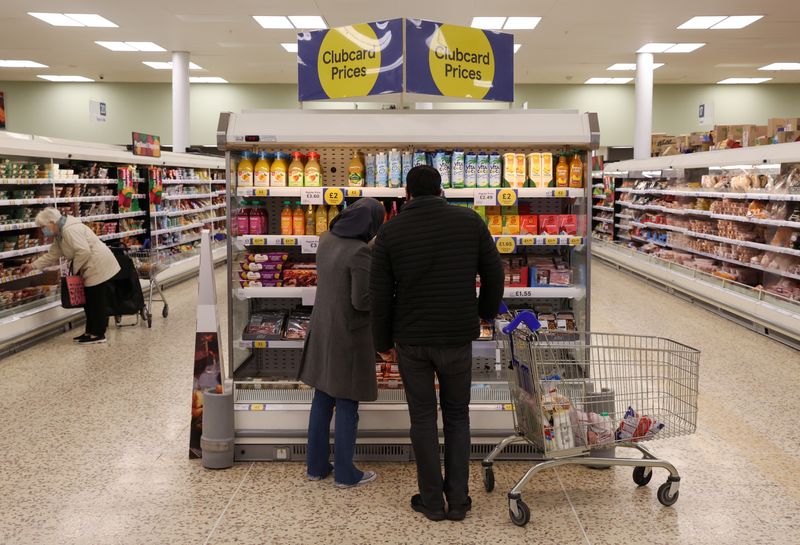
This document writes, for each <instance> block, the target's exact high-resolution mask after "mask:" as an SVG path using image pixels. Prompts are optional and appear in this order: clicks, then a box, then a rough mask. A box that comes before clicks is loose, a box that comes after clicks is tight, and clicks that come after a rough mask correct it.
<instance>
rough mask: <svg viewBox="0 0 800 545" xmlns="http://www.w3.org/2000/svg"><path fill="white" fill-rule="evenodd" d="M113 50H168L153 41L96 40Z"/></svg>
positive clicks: (98, 43)
mask: <svg viewBox="0 0 800 545" xmlns="http://www.w3.org/2000/svg"><path fill="white" fill-rule="evenodd" d="M95 43H96V44H97V45H100V46H102V47H105V48H106V49H110V50H111V51H166V49H164V48H163V47H161V46H160V45H157V44H154V43H153V42H95Z"/></svg>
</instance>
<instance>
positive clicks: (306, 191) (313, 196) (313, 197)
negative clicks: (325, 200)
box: [300, 187, 323, 205]
mask: <svg viewBox="0 0 800 545" xmlns="http://www.w3.org/2000/svg"><path fill="white" fill-rule="evenodd" d="M322 192H323V189H322V188H321V187H304V188H302V189H301V190H300V204H302V205H309V204H322Z"/></svg>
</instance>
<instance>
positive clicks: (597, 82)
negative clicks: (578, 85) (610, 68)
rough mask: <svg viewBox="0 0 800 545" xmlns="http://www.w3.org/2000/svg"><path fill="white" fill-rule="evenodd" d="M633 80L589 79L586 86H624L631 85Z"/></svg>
mask: <svg viewBox="0 0 800 545" xmlns="http://www.w3.org/2000/svg"><path fill="white" fill-rule="evenodd" d="M632 81H633V78H589V79H587V80H586V81H585V82H584V84H586V85H623V84H625V83H630V82H632Z"/></svg>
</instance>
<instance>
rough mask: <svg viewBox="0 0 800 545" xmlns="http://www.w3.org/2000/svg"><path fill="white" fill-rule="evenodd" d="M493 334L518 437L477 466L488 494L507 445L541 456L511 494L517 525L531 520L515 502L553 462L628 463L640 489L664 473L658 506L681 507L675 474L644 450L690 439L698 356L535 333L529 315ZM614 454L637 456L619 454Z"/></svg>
mask: <svg viewBox="0 0 800 545" xmlns="http://www.w3.org/2000/svg"><path fill="white" fill-rule="evenodd" d="M498 329H502V331H503V332H504V333H506V336H504V337H503V338H502V341H501V343H502V344H501V353H502V357H503V361H505V362H506V363H507V369H506V376H507V378H508V384H509V389H510V392H511V401H512V404H513V407H514V411H513V415H514V428H515V434H514V435H512V436H509V437H507V438H506V439H504V440H503V441H502V442H501V443H500V444H498V445H497V447H496V448H495V449H494V451H492V453H490V454H489V456H487V457H486V459H484V461H483V471H484V485H485V487H486V490H487V491H491V490H492V489H494V472H493V463H494V459H495V458H496V457H497V456H498V455H499V454H500V453H501V452H502V450H503V449H504V448H505V447H506V446H508V445H510V444H512V443H517V442H521V441H527V442H529V443H531V444H532V445H534V447H535V448H536V450H537V451H538V452H540V453H541V454H542V456H543V458H544V459H545V461H544V462H543V463H539V464H537V465H535V466H533V467H531V468H530V469H529V470H528V471H527V472H526V474H525V475H524V476H523V477H522V479H520V481H519V482H518V483H517V484H516V486H514V488H513V489H512V490H511V492H509V494H508V500H509V515H510V517H511V520H512V522H514V523H515V524H517V525H518V526H524V525H525V524H527V523H528V521H529V520H530V509H529V508H528V506H527V505H526V504H525V502H523V501H522V496H521V493H522V489H523V487H524V486H525V484H526V483H527V482H528V481H529V480H530V479H531V478H532V477H533V476H534V475H535V474H536V473H539V472H540V471H543V470H544V469H547V468H550V467H554V466H557V465H565V464H573V465H588V466H592V467H611V466H617V465H621V466H630V467H633V468H634V471H633V480H634V482H635V483H636V484H637V485H639V486H644V485H646V484H647V483H648V482H649V481H650V479H651V477H652V468H653V467H661V468H664V469H666V470H667V471H669V477H668V478H667V482H665V483H664V484H663V485H662V486H661V487H660V488H659V489H658V500H659V501H660V502H661V503H662V504H663V505H665V506H670V505H673V504H674V503H675V502H676V501H677V500H678V489H679V482H680V476H679V474H678V471H677V470H676V469H675V467H674V466H673V465H672V464H670V463H669V462H667V461H665V460H661V459H658V458H656V457H655V456H654V455H653V454H651V453H650V451H649V450H648V449H647V448H645V446H644V445H643V444H642V443H645V442H647V441H651V440H655V439H667V438H672V437H679V436H682V435H689V434H692V433H694V431H695V429H696V427H697V391H698V370H699V360H700V352H699V351H698V350H696V349H694V348H691V347H688V346H686V345H683V344H681V343H678V342H675V341H672V340H669V339H664V338H660V337H647V336H640V335H623V334H612V333H594V332H566V331H550V330H539V323H538V321H537V320H536V317H535V316H534V315H533V314H532V313H530V312H527V311H525V312H521V313H520V314H519V315H517V317H516V318H515V319H514V320H513V321H512V322H511V323H510V324H502V327H500V328H498ZM617 447H625V448H629V449H635V450H637V451H638V452H639V453H640V454H641V457H635V458H621V457H616V456H615V455H614V453H615V450H616V448H617Z"/></svg>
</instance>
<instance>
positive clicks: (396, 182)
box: [389, 148, 403, 187]
mask: <svg viewBox="0 0 800 545" xmlns="http://www.w3.org/2000/svg"><path fill="white" fill-rule="evenodd" d="M402 175H403V164H402V160H401V157H400V152H399V151H398V150H397V148H392V149H391V150H389V187H401V186H402V185H403V180H402Z"/></svg>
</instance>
